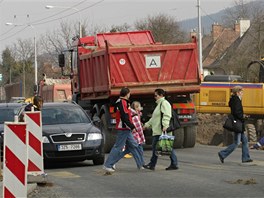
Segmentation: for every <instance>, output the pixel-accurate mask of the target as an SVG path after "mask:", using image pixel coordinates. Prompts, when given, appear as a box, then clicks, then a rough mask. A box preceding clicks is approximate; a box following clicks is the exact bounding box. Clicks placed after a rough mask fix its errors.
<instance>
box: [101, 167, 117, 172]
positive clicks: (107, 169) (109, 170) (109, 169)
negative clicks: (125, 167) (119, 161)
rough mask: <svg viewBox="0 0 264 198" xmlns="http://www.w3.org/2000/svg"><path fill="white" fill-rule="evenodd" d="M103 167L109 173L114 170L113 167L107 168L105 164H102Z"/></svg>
mask: <svg viewBox="0 0 264 198" xmlns="http://www.w3.org/2000/svg"><path fill="white" fill-rule="evenodd" d="M103 169H104V170H106V171H107V172H110V173H112V172H115V170H114V169H113V168H108V167H106V166H103Z"/></svg>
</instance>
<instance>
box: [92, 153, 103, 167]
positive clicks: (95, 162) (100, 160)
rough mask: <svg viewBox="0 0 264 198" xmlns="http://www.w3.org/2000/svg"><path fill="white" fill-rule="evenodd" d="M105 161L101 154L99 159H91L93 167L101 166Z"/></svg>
mask: <svg viewBox="0 0 264 198" xmlns="http://www.w3.org/2000/svg"><path fill="white" fill-rule="evenodd" d="M104 161H105V155H104V154H102V155H100V156H99V157H97V158H95V159H93V164H94V165H103V164H104Z"/></svg>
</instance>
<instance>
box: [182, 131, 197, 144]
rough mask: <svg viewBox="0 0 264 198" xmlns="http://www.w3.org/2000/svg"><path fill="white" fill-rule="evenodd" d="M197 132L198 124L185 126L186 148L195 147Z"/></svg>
mask: <svg viewBox="0 0 264 198" xmlns="http://www.w3.org/2000/svg"><path fill="white" fill-rule="evenodd" d="M196 133H197V127H196V126H188V127H184V142H183V147H184V148H191V147H194V145H195V143H196Z"/></svg>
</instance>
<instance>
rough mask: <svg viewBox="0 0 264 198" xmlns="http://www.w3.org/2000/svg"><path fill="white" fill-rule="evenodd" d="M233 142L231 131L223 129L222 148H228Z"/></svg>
mask: <svg viewBox="0 0 264 198" xmlns="http://www.w3.org/2000/svg"><path fill="white" fill-rule="evenodd" d="M233 141H234V134H233V132H232V131H229V130H227V129H224V131H223V146H228V145H230V144H232V143H233Z"/></svg>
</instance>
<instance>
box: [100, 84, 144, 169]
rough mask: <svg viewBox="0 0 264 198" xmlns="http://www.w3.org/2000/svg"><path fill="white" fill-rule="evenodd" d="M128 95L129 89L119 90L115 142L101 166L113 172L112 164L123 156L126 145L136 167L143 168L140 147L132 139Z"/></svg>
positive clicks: (132, 126)
mask: <svg viewBox="0 0 264 198" xmlns="http://www.w3.org/2000/svg"><path fill="white" fill-rule="evenodd" d="M129 97H130V90H129V89H128V88H122V89H121V91H120V98H119V99H118V100H117V101H116V105H115V110H116V131H117V136H116V142H115V144H114V146H113V148H112V149H111V151H110V153H109V156H108V158H107V160H106V161H105V164H104V166H103V169H104V170H106V171H107V172H114V171H115V169H114V168H113V166H114V165H115V164H116V163H117V162H118V161H119V160H120V159H121V158H123V156H124V155H123V151H122V150H123V148H124V146H126V149H127V150H129V151H130V152H131V153H132V155H133V157H134V159H135V161H136V164H137V167H138V169H144V168H142V167H143V163H144V162H143V157H142V154H141V150H140V147H139V146H138V144H137V142H136V141H135V140H134V137H133V135H132V132H131V131H133V130H136V129H135V126H134V125H133V123H132V117H131V112H130V108H129V101H128V100H129Z"/></svg>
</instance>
